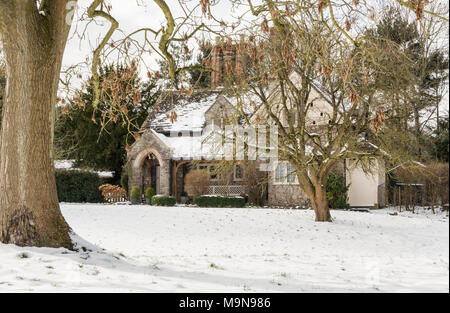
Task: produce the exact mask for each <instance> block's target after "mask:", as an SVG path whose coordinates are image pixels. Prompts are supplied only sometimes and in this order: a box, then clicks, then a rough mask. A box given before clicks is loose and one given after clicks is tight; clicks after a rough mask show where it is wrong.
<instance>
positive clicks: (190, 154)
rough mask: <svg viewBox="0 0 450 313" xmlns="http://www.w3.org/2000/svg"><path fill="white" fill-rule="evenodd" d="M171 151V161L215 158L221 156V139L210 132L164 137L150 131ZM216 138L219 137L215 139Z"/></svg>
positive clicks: (216, 134)
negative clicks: (198, 134)
mask: <svg viewBox="0 0 450 313" xmlns="http://www.w3.org/2000/svg"><path fill="white" fill-rule="evenodd" d="M151 131H152V133H153V134H154V135H155V136H156V137H157V138H158V139H159V140H161V141H162V142H163V143H164V144H165V145H166V146H167V147H168V148H169V149H170V150H171V151H172V158H173V159H180V160H202V159H213V158H217V155H221V154H223V148H222V147H221V146H220V143H221V142H222V137H221V135H220V134H218V133H215V132H213V131H212V130H207V131H204V132H203V133H202V134H201V135H200V136H182V137H181V136H180V137H178V136H166V135H164V134H161V133H158V132H156V131H154V130H151ZM216 136H220V138H217V137H216Z"/></svg>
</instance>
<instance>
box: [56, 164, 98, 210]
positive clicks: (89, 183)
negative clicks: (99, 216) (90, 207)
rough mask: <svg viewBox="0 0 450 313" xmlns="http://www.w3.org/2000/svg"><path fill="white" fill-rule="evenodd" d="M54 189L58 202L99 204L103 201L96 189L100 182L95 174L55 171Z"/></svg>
mask: <svg viewBox="0 0 450 313" xmlns="http://www.w3.org/2000/svg"><path fill="white" fill-rule="evenodd" d="M55 178H56V188H57V192H58V200H59V201H60V202H76V203H101V202H103V201H104V199H103V196H102V193H101V192H100V190H99V189H98V188H99V187H100V185H102V180H101V179H100V177H99V176H98V174H97V173H92V172H85V171H76V170H56V172H55Z"/></svg>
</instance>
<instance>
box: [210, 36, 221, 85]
mask: <svg viewBox="0 0 450 313" xmlns="http://www.w3.org/2000/svg"><path fill="white" fill-rule="evenodd" d="M211 68H212V69H213V72H212V73H211V89H216V88H217V87H219V86H221V85H222V74H223V51H222V43H221V40H220V37H216V44H215V45H214V47H213V48H212V50H211Z"/></svg>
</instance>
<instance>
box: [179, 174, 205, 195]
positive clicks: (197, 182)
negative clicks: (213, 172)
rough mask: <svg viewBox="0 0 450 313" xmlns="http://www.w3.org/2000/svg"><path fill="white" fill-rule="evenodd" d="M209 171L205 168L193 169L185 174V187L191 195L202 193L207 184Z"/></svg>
mask: <svg viewBox="0 0 450 313" xmlns="http://www.w3.org/2000/svg"><path fill="white" fill-rule="evenodd" d="M209 179H210V173H209V172H208V171H206V170H193V171H190V172H189V173H188V174H187V175H186V181H185V188H186V192H187V193H188V194H190V195H191V196H193V197H195V196H199V195H204V194H205V193H206V191H207V188H208V186H209Z"/></svg>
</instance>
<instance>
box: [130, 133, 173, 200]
mask: <svg viewBox="0 0 450 313" xmlns="http://www.w3.org/2000/svg"><path fill="white" fill-rule="evenodd" d="M149 155H153V157H155V158H156V159H157V161H158V163H159V194H162V195H170V193H171V179H170V176H171V175H170V173H171V172H170V171H171V162H170V157H171V154H170V150H168V149H167V147H165V146H164V144H163V143H162V142H161V141H160V140H159V139H158V138H157V137H156V136H155V135H153V134H152V133H151V132H145V133H144V134H143V135H142V137H141V138H140V140H138V141H137V142H136V143H135V144H134V145H133V146H132V148H131V151H130V152H129V153H128V163H129V165H130V172H129V180H128V183H129V190H131V189H132V188H133V187H135V186H137V187H139V188H141V191H142V192H143V191H144V187H145V184H144V180H146V181H147V182H148V181H149V179H150V178H149V175H148V170H149V168H148V166H144V163H145V160H146V159H148V156H149Z"/></svg>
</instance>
